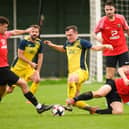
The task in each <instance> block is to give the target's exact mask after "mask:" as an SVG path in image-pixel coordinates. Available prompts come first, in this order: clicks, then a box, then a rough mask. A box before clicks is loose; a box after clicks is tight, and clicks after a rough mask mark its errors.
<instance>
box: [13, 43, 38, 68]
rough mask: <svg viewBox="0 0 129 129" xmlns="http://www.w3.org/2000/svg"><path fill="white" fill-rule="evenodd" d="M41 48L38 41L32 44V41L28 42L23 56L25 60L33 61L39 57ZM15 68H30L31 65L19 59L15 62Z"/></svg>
mask: <svg viewBox="0 0 129 129" xmlns="http://www.w3.org/2000/svg"><path fill="white" fill-rule="evenodd" d="M39 48H40V42H39V41H36V42H35V43H32V42H30V41H26V44H25V49H24V53H23V55H24V56H25V58H27V59H28V60H30V61H32V60H33V59H34V58H35V56H36V55H37V53H38V50H39ZM14 66H15V67H19V68H20V67H21V68H26V67H30V65H29V64H28V63H26V62H24V61H23V60H21V59H19V58H17V59H15V60H14V62H13V67H14Z"/></svg>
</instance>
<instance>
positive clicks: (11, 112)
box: [0, 79, 129, 129]
mask: <svg viewBox="0 0 129 129" xmlns="http://www.w3.org/2000/svg"><path fill="white" fill-rule="evenodd" d="M101 85H102V84H100V83H91V84H84V85H83V87H82V91H81V92H84V91H89V90H95V89H97V88H99V87H100V86H101ZM66 91H67V90H66V80H65V79H63V80H46V81H42V82H41V83H40V87H39V88H38V91H37V93H36V96H37V98H38V99H39V100H40V102H42V103H46V104H65V99H66ZM25 102H26V100H25V98H24V97H23V95H22V93H21V91H20V88H16V89H15V90H14V92H13V93H12V94H10V95H7V96H5V98H4V99H3V100H2V102H1V103H0V129H126V128H127V129H128V128H129V124H128V121H129V105H127V104H125V105H124V114H122V115H97V114H95V115H90V114H89V113H88V112H87V111H83V110H80V109H78V108H74V110H73V112H66V111H65V115H64V116H61V117H59V116H53V115H52V113H51V111H48V112H44V113H43V114H41V115H39V114H37V112H36V110H35V108H34V107H33V106H32V105H31V104H26V103H25ZM87 103H88V104H90V105H92V106H99V107H100V108H104V107H105V99H104V98H102V99H94V100H89V101H87Z"/></svg>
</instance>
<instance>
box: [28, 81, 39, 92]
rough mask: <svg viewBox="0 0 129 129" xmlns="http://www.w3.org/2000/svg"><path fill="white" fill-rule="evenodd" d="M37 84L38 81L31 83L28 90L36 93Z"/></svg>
mask: <svg viewBox="0 0 129 129" xmlns="http://www.w3.org/2000/svg"><path fill="white" fill-rule="evenodd" d="M38 85H39V83H35V82H33V83H32V85H31V87H30V91H31V92H32V94H35V93H36V91H37V88H38Z"/></svg>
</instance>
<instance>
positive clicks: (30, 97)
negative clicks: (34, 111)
mask: <svg viewBox="0 0 129 129" xmlns="http://www.w3.org/2000/svg"><path fill="white" fill-rule="evenodd" d="M24 96H25V97H26V98H27V99H28V100H29V101H30V102H31V103H32V104H33V105H34V106H37V105H38V101H37V99H36V97H35V96H34V95H33V94H32V93H31V92H30V91H29V92H28V93H26V94H24Z"/></svg>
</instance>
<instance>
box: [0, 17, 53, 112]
mask: <svg viewBox="0 0 129 129" xmlns="http://www.w3.org/2000/svg"><path fill="white" fill-rule="evenodd" d="M8 25H9V21H8V19H7V18H6V17H3V16H0V75H1V77H0V98H1V97H2V96H3V93H4V91H5V89H6V85H9V86H12V85H14V84H17V85H18V86H19V87H20V88H21V90H22V92H23V94H24V96H25V98H27V99H28V100H29V101H30V102H31V103H32V104H33V105H34V106H35V107H36V110H37V112H38V113H42V112H44V111H47V110H49V109H50V108H51V107H52V106H48V105H44V104H40V103H39V102H38V100H37V99H36V97H35V96H34V95H33V94H32V93H31V92H30V91H29V90H28V86H27V83H26V81H24V80H23V79H21V78H19V77H18V76H17V75H16V74H15V73H13V72H12V71H11V70H10V69H9V64H8V59H7V56H8V50H7V39H8V38H9V37H10V36H14V35H20V34H24V33H29V32H30V31H31V29H32V28H28V29H26V30H12V31H7V29H8Z"/></svg>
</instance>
